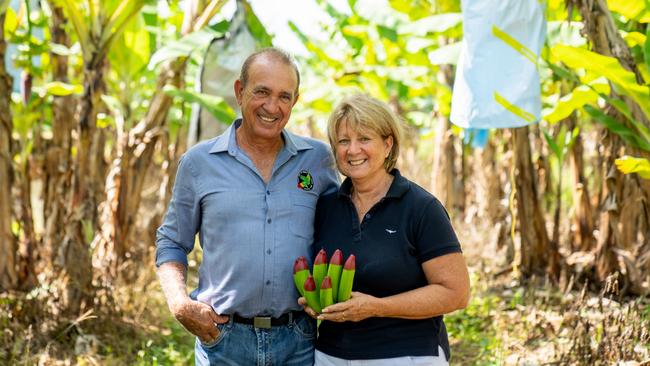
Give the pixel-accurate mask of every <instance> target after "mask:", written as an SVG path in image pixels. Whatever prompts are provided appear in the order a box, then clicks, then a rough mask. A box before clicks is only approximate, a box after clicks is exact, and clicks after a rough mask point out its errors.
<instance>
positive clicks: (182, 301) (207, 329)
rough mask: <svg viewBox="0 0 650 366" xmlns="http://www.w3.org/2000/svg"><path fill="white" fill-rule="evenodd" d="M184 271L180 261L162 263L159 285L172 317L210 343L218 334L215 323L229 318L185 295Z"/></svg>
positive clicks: (223, 321) (159, 268)
mask: <svg viewBox="0 0 650 366" xmlns="http://www.w3.org/2000/svg"><path fill="white" fill-rule="evenodd" d="M185 271H186V268H185V266H184V265H183V264H181V263H175V262H167V263H163V264H162V265H161V266H160V267H158V271H157V273H158V278H159V279H160V286H161V287H162V290H163V293H164V294H165V298H167V304H168V305H169V310H171V312H172V314H173V315H174V317H175V318H176V319H177V320H178V321H179V322H180V323H181V324H183V326H184V327H185V329H187V330H188V331H189V332H190V333H192V334H194V335H195V336H197V337H199V339H200V340H201V341H202V342H204V343H211V342H213V341H214V340H215V339H217V337H218V336H219V329H217V324H222V323H225V322H227V321H228V319H229V318H228V316H223V315H217V313H215V312H214V310H213V309H212V307H211V306H210V305H208V304H204V303H202V302H198V301H194V300H192V299H191V298H190V297H189V296H187V290H186V288H185Z"/></svg>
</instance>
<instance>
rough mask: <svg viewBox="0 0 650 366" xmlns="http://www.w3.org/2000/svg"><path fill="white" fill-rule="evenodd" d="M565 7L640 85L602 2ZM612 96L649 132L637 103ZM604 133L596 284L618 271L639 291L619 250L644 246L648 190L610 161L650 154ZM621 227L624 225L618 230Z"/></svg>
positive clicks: (578, 0) (574, 0) (630, 263)
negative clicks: (626, 155) (576, 13)
mask: <svg viewBox="0 0 650 366" xmlns="http://www.w3.org/2000/svg"><path fill="white" fill-rule="evenodd" d="M568 3H569V6H570V7H574V6H575V7H577V8H578V10H579V11H580V14H581V16H582V18H583V22H584V30H583V34H585V35H586V36H587V37H588V38H589V40H590V42H591V44H592V45H593V48H594V50H595V51H596V52H598V53H600V54H602V55H606V56H613V57H615V58H617V59H618V61H619V62H620V63H621V65H623V67H625V68H626V69H627V70H629V71H631V72H633V73H634V74H635V76H636V79H637V82H638V83H639V84H641V85H643V84H644V83H643V78H642V76H641V74H640V73H639V70H638V68H637V67H636V64H635V63H634V59H633V57H632V55H631V53H630V50H629V48H628V47H627V44H626V43H625V41H624V40H623V38H622V37H621V35H620V34H619V32H618V29H617V27H616V25H615V23H614V20H613V18H612V15H611V13H610V12H609V9H608V7H607V4H606V2H605V0H570V1H568ZM612 90H613V89H612ZM612 94H615V92H612ZM614 96H616V97H619V98H621V99H623V101H624V102H625V103H626V105H627V106H628V107H629V109H630V112H631V114H632V116H633V117H634V118H635V119H636V120H637V121H639V122H641V123H643V124H644V125H645V126H646V127H650V123H649V121H648V119H647V118H646V117H645V115H644V114H643V112H641V110H640V107H639V105H638V104H636V103H635V102H634V101H633V100H632V99H631V98H628V97H626V96H617V95H614ZM606 113H607V114H608V115H610V116H612V117H614V118H615V119H616V120H618V121H621V123H622V124H626V122H625V118H622V116H620V115H618V113H617V111H616V110H615V109H614V108H608V110H607V111H606ZM605 133H606V134H607V135H606V136H603V140H604V141H605V144H604V150H605V153H604V154H605V157H604V159H605V160H604V171H603V173H604V174H605V177H604V179H603V182H604V184H603V196H604V197H603V200H602V202H601V207H602V208H601V212H600V234H599V237H598V241H597V247H596V275H597V279H598V280H600V281H604V280H605V279H606V278H607V276H609V275H610V274H612V273H613V272H619V273H620V275H621V276H622V277H620V278H621V281H622V282H623V284H624V285H623V287H624V288H625V289H627V290H630V291H631V292H640V289H641V288H642V287H643V286H642V283H641V282H642V281H641V279H640V278H638V277H637V276H634V275H632V274H633V273H635V272H636V271H637V270H638V268H637V266H638V264H637V263H635V261H634V260H627V259H626V258H629V257H630V256H629V255H627V256H626V255H624V254H623V253H622V252H621V250H626V251H628V252H634V251H636V249H637V248H638V246H637V242H638V240H637V238H638V236H639V235H637V233H638V234H640V236H642V237H643V241H647V239H648V232H647V229H646V228H648V227H649V226H650V222H648V220H649V218H648V215H647V214H646V213H647V212H648V211H649V210H650V205H648V200H650V190H648V185H646V184H642V183H640V182H639V180H638V178H636V177H632V176H623V175H622V174H620V173H619V172H618V171H617V170H616V167H615V166H614V160H615V159H616V158H618V157H620V156H621V155H622V154H624V153H626V152H627V153H629V154H633V155H636V156H642V157H646V158H648V157H650V154H648V153H646V152H642V151H637V150H636V149H633V148H631V147H626V146H624V144H623V143H622V141H621V139H620V138H619V137H618V136H615V135H613V134H610V133H608V132H605ZM623 208H625V210H623ZM621 223H625V225H620V224H621ZM638 245H642V244H638ZM646 248H647V245H646ZM639 254H640V253H639ZM632 258H634V256H632ZM637 258H638V256H637Z"/></svg>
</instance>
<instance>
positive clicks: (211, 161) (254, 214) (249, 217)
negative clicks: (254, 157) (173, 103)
mask: <svg viewBox="0 0 650 366" xmlns="http://www.w3.org/2000/svg"><path fill="white" fill-rule="evenodd" d="M240 125H241V120H237V121H235V122H234V123H233V125H232V126H231V127H230V128H229V129H228V130H226V132H224V134H222V135H221V136H218V137H216V138H214V139H211V140H208V141H205V142H202V143H199V144H198V145H195V146H194V147H192V148H191V149H189V150H188V151H187V152H186V153H185V154H184V155H183V157H182V158H181V161H180V164H179V167H178V172H177V175H176V181H175V184H174V190H173V195H172V199H171V201H170V203H169V208H168V211H167V214H166V216H165V219H164V221H163V224H162V225H161V226H160V228H159V229H158V231H157V240H156V245H157V250H156V265H157V266H160V265H161V264H163V263H165V262H177V263H181V264H183V265H185V266H187V255H188V253H190V252H191V251H192V249H193V248H194V243H195V236H196V234H197V233H198V234H199V244H200V245H201V248H202V249H203V258H202V261H201V264H200V266H199V284H198V288H197V289H195V290H194V291H193V292H192V293H191V295H190V296H191V297H192V298H193V299H195V300H198V301H201V302H204V303H207V304H210V305H211V306H212V307H213V308H214V310H215V311H216V312H217V313H218V314H235V313H236V314H239V315H241V316H244V317H251V316H258V315H270V316H280V315H281V314H283V313H285V312H287V311H290V310H299V309H300V306H299V305H298V304H297V302H296V300H297V298H298V292H297V291H296V289H295V286H294V284H293V263H294V260H295V259H296V258H297V257H299V256H301V255H302V256H305V257H307V258H309V256H310V253H311V251H312V248H311V246H312V244H313V233H314V226H313V225H314V212H315V208H316V202H317V200H318V197H319V196H320V195H321V194H324V193H329V192H334V191H336V189H337V185H338V176H337V174H336V173H335V171H334V163H333V159H332V155H331V152H330V150H329V148H328V147H327V146H326V145H325V144H324V143H322V142H320V141H317V140H314V139H310V138H305V137H300V136H297V135H294V134H291V133H289V132H288V131H286V130H283V131H282V138H283V140H284V146H283V148H282V149H281V150H280V152H279V153H278V155H277V157H276V160H275V163H274V165H273V170H272V173H271V178H270V180H269V182H268V183H267V182H265V181H264V179H263V178H262V176H261V174H260V173H259V171H258V170H257V168H256V167H255V165H254V164H253V162H252V161H251V160H250V159H249V158H248V156H247V155H246V154H245V153H244V152H243V150H241V149H240V148H239V146H238V145H237V141H236V136H235V131H236V129H237V128H238V127H239V126H240Z"/></svg>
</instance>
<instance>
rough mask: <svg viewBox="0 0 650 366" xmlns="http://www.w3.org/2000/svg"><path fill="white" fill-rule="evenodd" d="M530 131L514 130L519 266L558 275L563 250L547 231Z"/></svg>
mask: <svg viewBox="0 0 650 366" xmlns="http://www.w3.org/2000/svg"><path fill="white" fill-rule="evenodd" d="M528 133H529V129H528V127H520V128H516V129H514V131H513V139H514V141H513V145H514V151H515V162H514V164H515V186H516V189H517V193H516V197H517V221H518V223H519V233H520V236H521V246H520V258H519V268H520V271H521V273H522V274H523V275H524V276H530V275H533V274H542V273H544V272H546V273H548V275H549V276H550V277H551V278H553V279H557V278H558V275H559V253H558V251H557V248H555V247H553V246H552V244H551V243H550V241H549V239H548V233H547V232H546V226H545V220H544V215H543V212H542V207H541V203H540V201H539V197H538V192H537V179H536V178H535V174H534V168H533V163H532V157H531V151H530V139H529V136H528Z"/></svg>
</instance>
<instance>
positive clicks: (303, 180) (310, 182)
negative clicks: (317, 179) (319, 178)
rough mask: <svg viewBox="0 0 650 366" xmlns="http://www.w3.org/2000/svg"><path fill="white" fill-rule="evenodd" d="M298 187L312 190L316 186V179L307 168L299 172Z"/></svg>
mask: <svg viewBox="0 0 650 366" xmlns="http://www.w3.org/2000/svg"><path fill="white" fill-rule="evenodd" d="M298 188H300V189H302V190H303V191H311V190H312V188H314V179H313V178H312V177H311V174H309V172H308V171H307V170H301V171H300V173H298Z"/></svg>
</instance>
